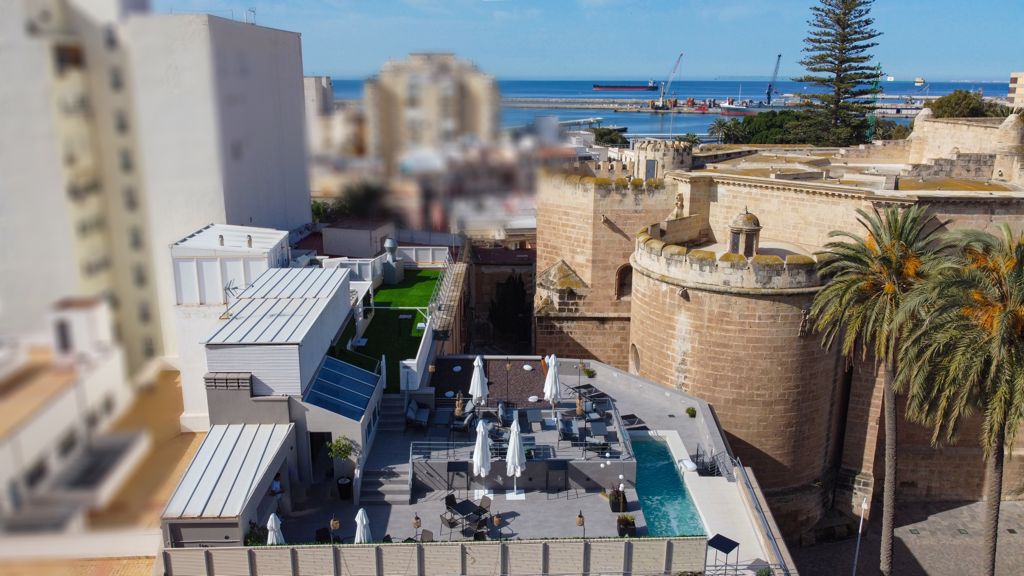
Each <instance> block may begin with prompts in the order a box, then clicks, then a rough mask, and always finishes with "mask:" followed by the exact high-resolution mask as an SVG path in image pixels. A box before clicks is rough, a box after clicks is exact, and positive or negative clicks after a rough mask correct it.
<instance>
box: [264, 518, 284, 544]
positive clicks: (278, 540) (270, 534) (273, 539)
mask: <svg viewBox="0 0 1024 576" xmlns="http://www.w3.org/2000/svg"><path fill="white" fill-rule="evenodd" d="M284 543H285V542H284V534H282V533H281V519H280V518H278V516H277V514H276V513H271V514H270V520H267V546H280V545H281V544H284Z"/></svg>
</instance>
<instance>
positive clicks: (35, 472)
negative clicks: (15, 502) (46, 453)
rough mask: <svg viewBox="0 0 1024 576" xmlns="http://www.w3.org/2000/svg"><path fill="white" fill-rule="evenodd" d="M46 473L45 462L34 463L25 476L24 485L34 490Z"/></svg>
mask: <svg viewBox="0 0 1024 576" xmlns="http://www.w3.org/2000/svg"><path fill="white" fill-rule="evenodd" d="M46 472H47V469H46V460H40V461H39V462H36V463H35V465H33V466H32V467H31V468H29V470H28V472H27V473H26V474H25V484H28V487H29V488H35V487H36V486H37V485H38V484H39V483H40V482H42V481H43V479H44V478H46Z"/></svg>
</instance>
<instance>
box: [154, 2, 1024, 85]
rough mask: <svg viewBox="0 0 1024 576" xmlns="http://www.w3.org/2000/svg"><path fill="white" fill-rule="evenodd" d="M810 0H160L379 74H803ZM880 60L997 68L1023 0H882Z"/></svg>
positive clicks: (986, 75) (352, 70)
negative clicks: (387, 66)
mask: <svg viewBox="0 0 1024 576" xmlns="http://www.w3.org/2000/svg"><path fill="white" fill-rule="evenodd" d="M813 3H814V1H813V0H771V1H768V0H715V1H709V0H281V1H275V2H268V1H264V0H153V8H154V10H155V11H158V12H170V11H178V12H190V11H202V12H210V13H213V14H217V15H222V16H225V17H230V16H231V15H232V12H233V16H234V18H235V19H238V20H241V19H243V18H244V13H245V10H246V9H247V8H250V7H254V8H255V9H256V22H257V23H258V24H261V25H264V26H272V27H275V28H282V29H285V30H293V31H296V32H300V33H301V34H302V49H303V62H304V67H305V72H306V74H329V75H331V76H334V77H336V78H363V77H366V76H369V75H372V74H373V73H374V72H375V71H376V70H377V69H378V68H379V67H380V65H381V63H383V62H384V61H385V60H388V59H398V58H402V57H403V56H405V54H407V53H408V52H416V51H448V52H455V53H456V54H458V55H460V56H463V57H466V58H468V59H470V60H473V61H474V62H476V63H477V64H478V65H479V66H480V67H481V68H482V69H484V70H485V71H487V72H489V73H491V74H493V75H495V76H497V77H498V78H501V79H570V80H575V79H586V80H618V79H636V80H643V79H648V78H654V79H662V78H664V77H665V76H667V75H668V72H669V70H670V69H671V67H672V63H673V62H674V61H675V57H676V55H677V54H678V53H679V51H680V50H683V51H684V52H686V56H685V58H684V60H683V65H682V67H681V69H680V78H683V79H690V80H701V79H714V78H737V77H764V76H768V75H770V74H771V68H772V66H773V64H774V55H775V54H776V53H780V52H781V53H782V54H783V59H782V66H781V71H780V76H782V77H785V78H789V77H793V76H795V75H797V74H799V73H801V68H800V66H799V64H798V63H797V62H798V61H799V60H800V57H801V52H800V51H801V48H802V42H801V40H802V38H803V37H804V34H805V32H806V30H807V24H806V21H807V19H808V17H809V15H810V11H809V10H808V7H809V6H811V5H812V4H813ZM872 13H873V16H874V18H875V26H876V28H878V29H879V30H880V31H882V32H883V33H884V35H883V36H882V37H881V38H879V39H878V42H879V46H878V47H877V48H876V49H875V57H876V61H878V62H881V63H882V65H883V68H884V70H885V72H886V73H888V74H892V75H894V76H896V77H897V79H899V80H910V79H912V78H913V77H914V76H924V77H925V78H927V79H928V80H929V81H942V80H970V81H984V80H997V81H1003V82H1005V81H1006V80H1007V78H1008V77H1009V74H1010V72H1011V70H1018V69H1021V68H1024V48H1022V47H1021V44H1020V38H1021V35H1022V32H1021V29H1020V23H1021V22H1024V2H1021V1H1019V0H996V1H989V2H963V0H927V1H926V0H878V1H877V2H876V4H875V6H874V9H873V11H872Z"/></svg>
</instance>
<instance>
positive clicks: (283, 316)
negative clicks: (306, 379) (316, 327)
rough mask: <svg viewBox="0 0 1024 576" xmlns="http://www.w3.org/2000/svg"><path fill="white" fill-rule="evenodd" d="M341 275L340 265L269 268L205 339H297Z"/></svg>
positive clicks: (275, 341)
mask: <svg viewBox="0 0 1024 576" xmlns="http://www.w3.org/2000/svg"><path fill="white" fill-rule="evenodd" d="M347 275H348V270H346V269H341V268H271V269H269V270H267V271H266V272H264V273H263V274H261V275H260V276H259V278H257V279H256V280H254V281H253V283H252V284H250V285H249V287H248V288H246V289H245V290H244V291H243V292H242V293H241V294H240V295H239V296H238V299H237V300H236V301H235V302H234V303H233V304H232V305H231V306H230V307H229V308H228V310H227V312H226V315H227V317H228V318H227V321H226V322H224V323H222V324H220V325H218V326H217V327H216V328H215V329H214V331H213V333H212V334H210V336H209V337H208V338H207V339H206V344H213V345H216V344H298V343H300V342H302V339H303V337H305V335H306V333H307V332H308V331H309V329H310V327H311V326H312V325H313V323H314V322H315V321H316V319H317V317H318V316H319V315H320V313H321V312H323V310H324V309H325V308H326V307H327V303H328V302H329V301H330V299H331V297H332V296H333V295H334V293H335V292H337V291H338V289H339V288H340V286H341V284H342V282H343V280H344V279H345V277H346V276H347Z"/></svg>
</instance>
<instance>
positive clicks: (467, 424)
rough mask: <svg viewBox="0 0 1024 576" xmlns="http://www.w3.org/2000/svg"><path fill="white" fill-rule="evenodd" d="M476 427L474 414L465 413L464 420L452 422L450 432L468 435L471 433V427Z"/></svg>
mask: <svg viewBox="0 0 1024 576" xmlns="http://www.w3.org/2000/svg"><path fill="white" fill-rule="evenodd" d="M475 425H476V414H473V413H472V412H468V413H466V416H465V418H461V419H459V420H456V421H455V422H452V427H451V430H452V432H462V433H463V434H469V433H470V432H472V431H473V426H475Z"/></svg>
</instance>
